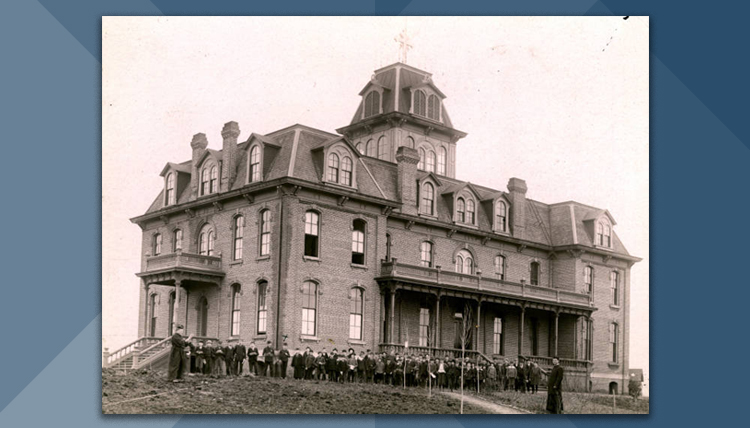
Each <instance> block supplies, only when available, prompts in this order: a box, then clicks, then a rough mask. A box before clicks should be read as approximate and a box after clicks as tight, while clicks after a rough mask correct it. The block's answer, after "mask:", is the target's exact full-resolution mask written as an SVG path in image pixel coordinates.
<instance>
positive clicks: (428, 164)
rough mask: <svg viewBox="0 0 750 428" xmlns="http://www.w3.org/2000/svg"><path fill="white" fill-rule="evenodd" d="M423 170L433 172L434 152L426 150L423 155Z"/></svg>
mask: <svg viewBox="0 0 750 428" xmlns="http://www.w3.org/2000/svg"><path fill="white" fill-rule="evenodd" d="M424 169H425V171H430V172H435V152H433V151H432V150H428V151H427V152H426V156H425V165H424Z"/></svg>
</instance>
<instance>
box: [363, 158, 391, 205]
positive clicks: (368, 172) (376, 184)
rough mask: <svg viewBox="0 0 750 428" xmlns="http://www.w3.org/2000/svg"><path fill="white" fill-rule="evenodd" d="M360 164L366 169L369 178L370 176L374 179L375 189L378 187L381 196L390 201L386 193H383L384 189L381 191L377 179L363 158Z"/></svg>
mask: <svg viewBox="0 0 750 428" xmlns="http://www.w3.org/2000/svg"><path fill="white" fill-rule="evenodd" d="M359 162H360V163H361V164H362V166H363V167H364V168H365V171H367V175H369V176H370V178H371V179H372V182H373V183H375V187H377V188H378V191H379V192H380V194H381V195H382V196H383V198H384V199H388V198H387V197H386V196H385V193H383V189H381V188H380V185H379V184H378V182H377V180H375V177H373V175H372V173H371V172H370V170H369V169H368V168H367V165H365V162H364V161H363V160H362V158H361V157H360V158H359Z"/></svg>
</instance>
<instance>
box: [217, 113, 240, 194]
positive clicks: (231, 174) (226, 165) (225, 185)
mask: <svg viewBox="0 0 750 428" xmlns="http://www.w3.org/2000/svg"><path fill="white" fill-rule="evenodd" d="M239 136H240V125H238V124H237V122H234V121H232V122H227V123H225V124H224V128H223V129H222V130H221V137H222V138H223V139H224V145H223V147H222V155H221V159H222V163H223V168H222V169H221V188H222V189H224V190H225V191H226V190H229V186H231V185H232V183H234V178H235V177H236V176H237V137H239Z"/></svg>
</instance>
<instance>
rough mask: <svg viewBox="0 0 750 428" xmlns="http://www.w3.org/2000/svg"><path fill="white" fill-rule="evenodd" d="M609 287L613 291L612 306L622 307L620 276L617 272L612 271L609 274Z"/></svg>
mask: <svg viewBox="0 0 750 428" xmlns="http://www.w3.org/2000/svg"><path fill="white" fill-rule="evenodd" d="M609 285H610V288H611V289H612V304H613V305H615V306H619V305H620V274H619V273H618V272H617V271H612V272H610V274H609Z"/></svg>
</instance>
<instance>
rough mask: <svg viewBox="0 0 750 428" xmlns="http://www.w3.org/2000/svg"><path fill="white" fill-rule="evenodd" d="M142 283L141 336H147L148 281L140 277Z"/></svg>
mask: <svg viewBox="0 0 750 428" xmlns="http://www.w3.org/2000/svg"><path fill="white" fill-rule="evenodd" d="M141 282H142V283H143V336H144V337H145V336H148V316H149V313H148V286H149V284H148V282H146V280H145V279H142V280H141Z"/></svg>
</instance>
